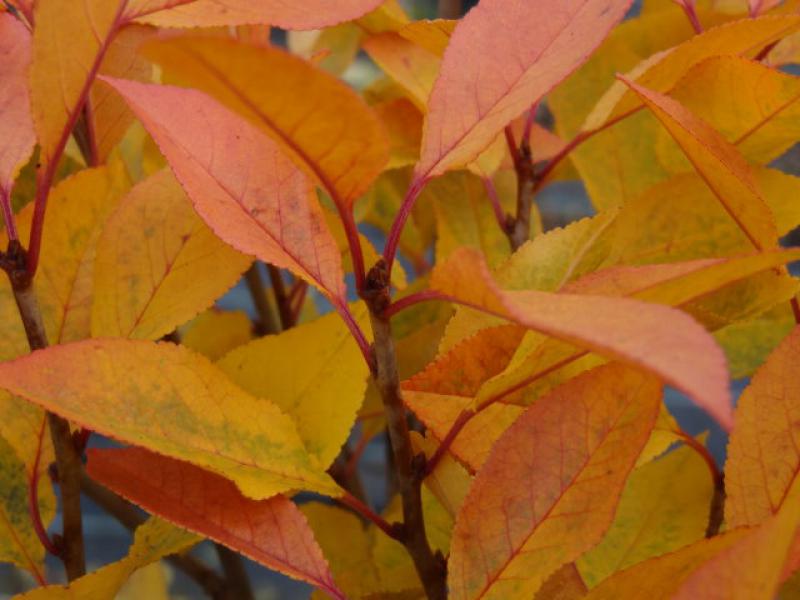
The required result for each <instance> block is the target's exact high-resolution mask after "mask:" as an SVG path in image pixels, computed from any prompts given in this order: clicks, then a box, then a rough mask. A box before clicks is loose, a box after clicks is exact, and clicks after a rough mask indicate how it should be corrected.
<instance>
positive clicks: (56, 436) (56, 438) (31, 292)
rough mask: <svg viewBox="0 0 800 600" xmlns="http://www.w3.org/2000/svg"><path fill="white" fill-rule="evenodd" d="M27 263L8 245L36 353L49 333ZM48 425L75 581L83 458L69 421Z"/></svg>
mask: <svg viewBox="0 0 800 600" xmlns="http://www.w3.org/2000/svg"><path fill="white" fill-rule="evenodd" d="M26 263H27V256H26V253H25V249H24V248H23V247H22V245H21V244H20V243H19V241H17V240H12V241H11V242H9V244H8V251H7V253H6V254H5V255H4V256H3V257H2V267H3V269H4V270H5V271H6V273H7V274H8V278H9V280H10V281H11V289H12V290H13V292H14V299H15V300H16V303H17V308H18V309H19V314H20V317H21V318H22V325H23V327H24V328H25V334H26V336H27V338H28V346H30V349H31V351H35V350H41V349H43V348H46V347H47V333H46V332H45V329H44V323H43V322H42V314H41V311H40V310H39V302H38V300H37V297H36V291H35V289H34V287H33V279H32V277H31V276H30V273H29V271H28V269H27V265H26ZM47 422H48V425H49V426H50V436H51V438H52V440H53V447H54V449H55V454H56V464H57V465H58V481H59V487H60V489H61V513H62V516H63V523H64V528H63V531H62V534H63V535H62V539H61V541H60V547H59V556H60V557H61V560H62V561H63V563H64V569H65V570H66V573H67V579H68V580H69V581H73V580H74V579H77V578H78V577H81V576H83V575H84V574H85V573H86V558H85V555H84V548H83V523H82V515H81V491H80V470H81V459H80V456H79V455H78V452H77V451H76V449H75V445H74V444H73V443H72V432H71V431H70V428H69V422H68V421H66V420H65V419H62V418H61V417H59V416H58V415H55V414H53V413H47Z"/></svg>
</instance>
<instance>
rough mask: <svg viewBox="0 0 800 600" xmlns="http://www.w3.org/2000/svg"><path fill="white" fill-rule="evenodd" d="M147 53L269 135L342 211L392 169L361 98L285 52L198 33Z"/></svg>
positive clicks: (171, 78) (173, 77)
mask: <svg viewBox="0 0 800 600" xmlns="http://www.w3.org/2000/svg"><path fill="white" fill-rule="evenodd" d="M143 52H144V54H145V55H146V56H147V57H148V58H150V59H152V60H154V61H156V62H157V63H158V64H159V65H161V67H162V68H163V69H164V71H165V74H166V80H167V81H168V82H174V83H178V84H180V85H184V86H188V87H192V88H195V89H199V90H202V91H204V92H206V93H208V94H210V95H211V96H213V97H214V98H216V99H218V100H219V101H220V102H222V103H223V104H224V105H226V106H227V107H229V108H230V109H232V110H234V111H236V112H238V113H240V114H241V115H242V116H244V117H246V118H247V119H249V120H250V121H251V122H252V123H254V124H255V125H257V126H258V127H260V128H261V129H263V130H264V131H265V132H266V133H267V134H268V135H270V136H271V137H272V138H273V139H275V140H276V141H277V142H278V143H279V144H280V145H281V146H282V147H283V149H284V150H285V151H286V152H287V154H288V155H289V156H290V157H291V158H292V159H293V160H294V161H295V163H296V164H297V165H298V166H299V167H300V168H302V169H304V170H305V172H306V173H307V174H309V175H310V176H311V177H312V178H313V179H314V180H316V181H317V182H319V184H320V185H321V186H322V187H323V188H324V189H325V191H326V192H327V193H328V194H329V195H330V196H331V198H332V199H333V200H334V202H335V203H336V205H337V206H339V208H340V210H343V211H346V212H347V211H349V210H350V208H351V207H352V204H353V202H354V201H355V200H356V199H357V198H358V197H359V196H361V194H363V193H364V192H365V191H366V190H367V189H368V188H369V186H370V184H371V183H372V182H373V180H374V179H375V177H377V175H378V174H379V173H380V172H381V170H382V169H383V167H384V165H385V163H386V160H387V158H388V143H387V140H386V134H385V132H384V130H383V127H382V126H381V123H380V121H379V120H378V118H377V116H376V115H375V114H374V113H373V112H372V111H371V110H370V109H369V107H368V106H367V105H366V104H365V103H364V101H363V100H362V99H361V98H360V97H359V96H358V94H356V92H354V91H353V90H352V89H350V88H349V87H348V86H347V85H346V84H344V83H343V82H341V81H339V80H338V79H336V78H335V77H333V76H331V75H329V74H327V73H325V72H324V71H322V70H320V69H318V68H315V67H314V66H312V65H310V64H308V63H307V62H306V61H304V60H302V59H300V58H298V57H296V56H292V55H291V54H288V53H286V52H284V51H283V50H280V49H278V48H272V47H266V46H255V45H248V44H243V43H241V42H237V41H235V40H230V39H228V40H226V39H214V38H208V37H202V36H197V35H195V36H183V37H178V38H172V39H169V40H158V41H155V42H152V43H149V44H147V46H146V47H145V48H144V50H143ZM320 98H324V99H325V102H322V103H320V102H319V99H320Z"/></svg>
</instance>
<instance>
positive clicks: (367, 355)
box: [333, 302, 375, 370]
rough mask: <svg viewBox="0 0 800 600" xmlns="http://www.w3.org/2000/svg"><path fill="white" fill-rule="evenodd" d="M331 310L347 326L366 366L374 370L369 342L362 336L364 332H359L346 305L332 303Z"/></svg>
mask: <svg viewBox="0 0 800 600" xmlns="http://www.w3.org/2000/svg"><path fill="white" fill-rule="evenodd" d="M333 308H334V309H335V310H336V312H337V313H339V316H340V317H342V320H343V321H344V323H345V325H347V328H348V329H349V330H350V333H351V334H352V335H353V338H354V339H355V341H356V343H357V344H358V348H359V350H361V354H362V355H363V356H364V360H365V361H366V363H367V365H369V368H370V370H374V368H375V365H374V360H373V356H372V352H371V351H370V347H369V342H367V337H366V336H365V335H364V332H363V331H361V327H359V325H358V323H356V320H355V318H354V317H353V314H352V313H351V312H350V309H349V308H347V305H346V304H342V303H341V302H336V303H334V305H333Z"/></svg>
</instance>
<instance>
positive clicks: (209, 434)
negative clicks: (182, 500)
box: [0, 339, 338, 499]
mask: <svg viewBox="0 0 800 600" xmlns="http://www.w3.org/2000/svg"><path fill="white" fill-rule="evenodd" d="M43 373H46V374H47V375H46V376H42V374H43ZM282 378H285V372H284V373H282ZM0 387H3V388H5V389H7V390H8V391H10V392H11V393H13V394H16V395H18V396H21V397H23V398H25V399H26V400H28V401H30V402H34V403H36V404H38V405H40V406H42V407H43V408H45V409H47V410H50V411H52V412H55V413H58V414H60V415H62V416H63V417H64V418H66V419H68V420H70V421H72V422H74V423H78V424H81V425H83V426H86V427H88V428H90V429H92V430H94V431H97V432H99V433H102V434H104V435H109V436H111V437H114V438H116V439H118V440H120V441H124V442H129V443H132V444H136V445H139V446H144V447H146V448H148V449H150V450H153V451H155V452H158V453H160V454H164V455H166V456H170V457H172V458H176V459H180V460H186V461H189V462H192V463H194V464H196V465H198V466H201V467H204V468H206V469H208V470H210V471H213V472H215V473H217V474H219V475H222V476H224V477H227V478H228V479H231V480H233V481H234V482H235V483H236V484H237V486H238V487H239V489H240V490H241V491H242V493H243V494H244V495H246V496H248V497H250V498H253V499H262V498H268V497H270V496H273V495H275V494H278V493H281V492H284V491H287V490H292V489H307V490H314V491H317V492H320V493H323V494H330V495H337V494H338V491H337V490H338V487H337V486H336V485H335V484H334V483H333V481H332V480H331V479H330V478H329V477H328V476H327V475H326V474H325V473H324V472H323V471H322V469H321V468H319V467H318V466H317V464H316V461H315V460H314V459H313V458H312V457H311V456H309V455H308V453H307V452H306V449H305V447H304V446H303V443H302V441H301V439H300V436H299V435H298V433H297V429H296V427H295V424H294V422H293V421H292V420H291V418H290V417H288V416H286V415H285V414H284V413H283V412H281V410H280V409H279V408H278V407H277V406H275V405H274V404H273V403H271V402H269V401H268V400H263V399H260V398H256V397H255V396H251V395H250V394H248V393H247V392H245V391H244V390H242V389H241V388H239V387H237V386H236V385H234V384H233V383H232V382H231V381H230V380H228V379H227V378H226V377H225V375H224V374H223V373H222V372H221V371H220V370H219V369H217V368H216V367H215V366H214V365H212V364H211V363H210V362H209V361H208V359H206V358H204V357H202V356H200V355H196V354H194V353H192V352H191V351H189V350H188V349H186V348H182V347H181V346H175V345H174V344H169V343H162V344H154V343H152V342H145V341H134V340H113V339H108V340H87V341H84V342H75V343H72V344H65V345H59V346H51V347H50V348H47V349H46V350H42V351H39V352H35V353H33V354H30V355H28V356H25V357H22V358H18V359H16V360H14V361H10V362H4V363H0ZM99 407H101V408H99Z"/></svg>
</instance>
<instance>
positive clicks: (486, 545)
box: [448, 365, 661, 600]
mask: <svg viewBox="0 0 800 600" xmlns="http://www.w3.org/2000/svg"><path fill="white" fill-rule="evenodd" d="M622 382H624V383H623V384H622V385H621V383H622ZM589 390H591V392H589ZM660 399H661V387H660V385H659V383H658V381H657V380H655V378H652V377H649V376H645V375H642V374H640V373H636V372H635V371H632V370H629V369H627V368H626V367H622V366H620V365H610V366H607V367H601V368H599V369H596V370H594V371H591V372H589V373H587V374H585V375H583V376H581V377H579V378H577V379H574V380H572V381H571V382H569V383H568V384H566V385H564V386H562V387H561V388H558V389H557V390H555V391H554V392H553V393H551V394H550V395H548V396H547V397H545V398H542V399H541V400H540V401H539V402H537V403H536V404H534V405H533V406H532V407H531V408H529V409H528V410H527V411H526V412H525V413H524V414H523V416H521V417H520V418H519V419H518V420H517V421H516V422H515V423H514V425H512V426H511V427H510V428H509V429H508V431H507V432H506V433H505V434H504V435H503V437H502V438H501V439H500V440H499V441H498V442H497V444H496V445H495V448H494V450H493V452H492V454H491V455H490V457H489V460H488V461H487V462H486V464H485V465H484V466H483V467H482V468H481V470H480V472H479V474H478V475H477V476H476V478H475V481H474V482H473V484H472V486H471V488H470V491H469V493H468V495H467V498H466V500H465V501H464V505H463V507H462V508H461V511H460V513H459V515H458V517H457V519H456V525H455V529H454V531H453V545H452V548H451V556H450V569H449V579H448V582H449V585H450V589H451V593H452V596H453V598H455V599H458V600H464V599H467V598H469V599H477V598H526V597H527V598H530V597H531V595H532V594H533V593H534V592H535V591H536V590H537V589H538V588H539V587H540V586H541V584H542V583H544V580H545V579H546V577H547V576H548V575H550V574H551V573H552V572H553V571H555V570H556V569H557V568H558V567H560V566H562V565H564V564H566V563H568V562H571V561H573V560H575V559H576V558H577V557H578V556H580V554H581V553H582V552H583V551H584V550H586V549H588V548H589V547H591V546H592V545H593V544H594V543H596V542H597V541H599V539H600V537H601V536H602V535H603V532H604V531H605V530H606V528H608V526H609V525H610V524H611V521H612V519H613V514H614V509H615V507H616V504H617V501H618V499H619V496H620V494H621V492H622V486H623V484H624V482H625V479H626V478H627V476H628V473H629V471H630V469H631V468H633V465H634V463H635V461H636V457H637V456H638V454H639V452H640V451H641V449H642V448H643V447H644V444H645V442H646V441H647V439H648V437H649V435H650V431H651V430H652V428H653V426H654V425H655V421H656V416H657V415H658V408H659V404H660ZM554 440H560V442H561V443H560V444H559V443H554ZM601 464H602V465H603V466H602V468H601V467H600V465H601ZM559 465H560V467H559ZM595 465H597V466H595ZM511 482H513V484H511ZM599 490H603V491H602V493H598V492H599ZM599 496H602V497H603V501H599ZM568 531H569V532H570V533H569V534H568V533H567V532H568ZM576 531H580V532H581V533H580V535H576V534H575V532H576ZM504 532H505V533H504Z"/></svg>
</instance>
